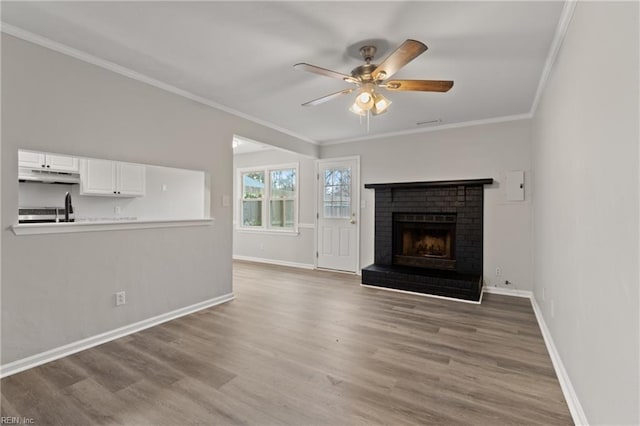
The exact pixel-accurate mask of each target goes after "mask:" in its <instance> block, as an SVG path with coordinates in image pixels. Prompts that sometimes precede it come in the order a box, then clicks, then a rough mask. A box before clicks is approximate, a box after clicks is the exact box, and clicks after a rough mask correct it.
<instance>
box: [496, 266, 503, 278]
mask: <svg viewBox="0 0 640 426" xmlns="http://www.w3.org/2000/svg"><path fill="white" fill-rule="evenodd" d="M500 276H502V268H496V277H500Z"/></svg>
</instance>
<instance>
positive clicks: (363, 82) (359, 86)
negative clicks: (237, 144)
mask: <svg viewBox="0 0 640 426" xmlns="http://www.w3.org/2000/svg"><path fill="white" fill-rule="evenodd" d="M426 50H427V46H426V45H425V44H424V43H422V42H419V41H417V40H411V39H409V40H406V41H405V42H404V43H402V44H401V45H400V47H398V48H397V49H396V50H395V51H394V52H393V53H391V54H390V55H389V56H388V57H387V58H386V59H385V60H384V61H382V62H381V63H380V64H379V65H376V64H372V63H371V61H372V60H373V57H374V56H375V54H376V47H375V46H371V45H366V46H362V47H361V48H360V54H361V55H362V58H363V59H364V61H365V64H364V65H360V66H358V67H356V68H354V69H353V70H352V71H351V75H347V74H343V73H340V72H337V71H331V70H328V69H326V68H321V67H318V66H315V65H310V64H307V63H299V64H295V65H294V66H293V67H294V68H295V69H299V70H303V71H308V72H312V73H315V74H319V75H323V76H325V77H331V78H337V79H340V80H343V81H346V82H348V83H353V84H355V85H356V87H352V88H349V89H344V90H341V91H339V92H335V93H331V94H329V95H326V96H323V97H321V98H318V99H314V100H312V101H309V102H305V103H303V104H302V106H315V105H320V104H322V103H324V102H327V101H330V100H332V99H335V98H338V97H340V96H342V95H348V94H349V93H352V92H354V91H357V96H356V99H355V102H354V103H353V105H351V107H350V108H349V110H350V111H351V112H353V113H355V114H357V115H360V116H365V115H367V116H368V114H369V113H371V114H373V115H379V114H382V113H383V112H385V111H387V108H388V107H389V105H391V101H390V100H388V99H387V98H385V97H384V96H383V95H382V94H381V93H379V91H378V88H384V89H386V90H391V91H420V92H447V91H449V89H451V87H453V81H450V80H387V79H388V78H389V77H391V76H392V75H393V74H395V73H396V72H398V71H399V70H400V69H401V68H402V67H404V66H405V65H407V64H408V63H409V62H411V61H412V60H414V59H415V58H417V57H418V56H420V55H421V54H422V53H424V52H425V51H426Z"/></svg>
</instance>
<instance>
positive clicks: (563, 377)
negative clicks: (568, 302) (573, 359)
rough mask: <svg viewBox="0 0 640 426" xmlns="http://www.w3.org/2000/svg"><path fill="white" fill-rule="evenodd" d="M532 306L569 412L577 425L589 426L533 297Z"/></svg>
mask: <svg viewBox="0 0 640 426" xmlns="http://www.w3.org/2000/svg"><path fill="white" fill-rule="evenodd" d="M531 306H533V312H534V313H535V314H536V319H537V320H538V325H539V326H540V331H541V332H542V337H543V338H544V343H545V345H547V351H548V352H549V356H550V357H551V362H552V363H553V368H554V369H555V371H556V376H558V381H559V382H560V387H561V388H562V393H563V394H564V399H565V400H566V401H567V405H568V406H569V411H570V412H571V417H572V418H573V422H574V423H575V424H576V425H584V426H587V425H588V424H589V422H588V421H587V416H586V415H585V413H584V410H583V409H582V404H580V400H579V399H578V395H576V391H575V390H574V389H573V385H572V384H571V379H569V375H568V374H567V370H566V369H565V368H564V364H563V363H562V359H561V358H560V354H559V353H558V350H557V349H556V345H555V343H553V338H552V337H551V333H550V332H549V329H548V328H547V323H545V321H544V317H543V316H542V311H541V310H540V307H539V306H538V302H536V298H535V297H533V295H532V296H531Z"/></svg>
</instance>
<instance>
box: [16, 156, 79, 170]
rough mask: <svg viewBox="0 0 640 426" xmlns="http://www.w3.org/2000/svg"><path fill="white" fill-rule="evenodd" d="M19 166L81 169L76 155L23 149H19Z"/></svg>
mask: <svg viewBox="0 0 640 426" xmlns="http://www.w3.org/2000/svg"><path fill="white" fill-rule="evenodd" d="M18 166H19V167H26V168H29V169H34V170H35V169H37V170H47V171H52V172H66V173H78V171H79V162H78V159H77V158H76V157H70V156H67V155H57V154H56V155H54V154H45V153H42V152H32V151H22V150H20V151H18Z"/></svg>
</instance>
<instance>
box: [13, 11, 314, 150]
mask: <svg viewBox="0 0 640 426" xmlns="http://www.w3.org/2000/svg"><path fill="white" fill-rule="evenodd" d="M0 32H2V33H5V34H8V35H11V36H13V37H16V38H19V39H21V40H25V41H28V42H30V43H33V44H37V45H38V46H42V47H45V48H47V49H50V50H53V51H55V52H58V53H62V54H63V55H67V56H71V57H72V58H75V59H78V60H80V61H83V62H87V63H89V64H92V65H95V66H98V67H100V68H104V69H106V70H109V71H112V72H115V73H117V74H120V75H123V76H125V77H128V78H130V79H133V80H137V81H140V82H142V83H145V84H148V85H150V86H153V87H156V88H158V89H161V90H164V91H166V92H169V93H172V94H174V95H178V96H181V97H183V98H187V99H190V100H192V101H194V102H198V103H200V104H203V105H206V106H209V107H211V108H215V109H218V110H221V111H224V112H226V113H228V114H231V115H234V116H236V117H240V118H243V119H245V120H248V121H251V122H253V123H256V124H259V125H261V126H264V127H268V128H270V129H272V130H276V131H278V132H280V133H284V134H286V135H289V136H292V137H294V138H297V139H300V140H302V141H304V142H307V143H310V144H313V145H317V144H318V143H317V142H316V141H314V140H312V139H309V138H308V137H306V136H303V135H299V134H297V133H295V132H292V131H291V130H288V129H285V128H283V127H280V126H278V125H276V124H273V123H270V122H267V121H264V120H261V119H259V118H256V117H253V116H251V115H248V114H245V113H243V112H240V111H238V110H235V109H233V108H230V107H228V106H225V105H222V104H219V103H217V102H214V101H212V100H211V99H207V98H204V97H202V96H199V95H196V94H195V93H191V92H189V91H187V90H183V89H180V88H178V87H176V86H173V85H171V84H168V83H165V82H162V81H160V80H156V79H155V78H152V77H149V76H147V75H144V74H141V73H139V72H137V71H134V70H132V69H129V68H127V67H123V66H122V65H118V64H116V63H114V62H111V61H107V60H105V59H101V58H98V57H97V56H94V55H91V54H89V53H86V52H84V51H82V50H78V49H75V48H73V47H70V46H67V45H66V44H62V43H59V42H57V41H53V40H51V39H49V38H46V37H43V36H40V35H37V34H34V33H32V32H29V31H26V30H23V29H22V28H18V27H16V26H14V25H11V24H7V23H6V22H0Z"/></svg>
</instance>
